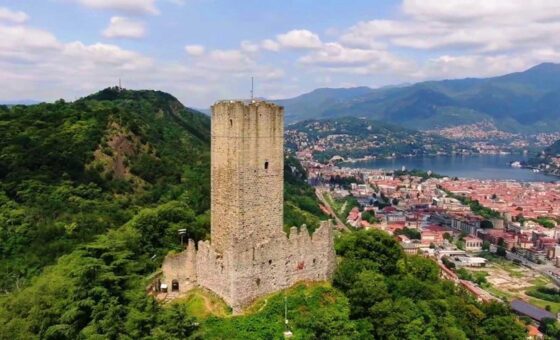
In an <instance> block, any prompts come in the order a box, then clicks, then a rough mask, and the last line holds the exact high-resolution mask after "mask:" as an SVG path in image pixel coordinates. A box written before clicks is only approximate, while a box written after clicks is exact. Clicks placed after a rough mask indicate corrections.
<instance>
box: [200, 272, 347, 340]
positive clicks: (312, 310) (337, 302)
mask: <svg viewBox="0 0 560 340" xmlns="http://www.w3.org/2000/svg"><path fill="white" fill-rule="evenodd" d="M285 296H286V297H287V300H286V301H287V307H288V308H287V309H288V319H289V320H290V322H289V328H290V330H291V331H292V332H293V334H294V339H312V338H314V337H313V334H315V333H316V332H317V330H316V329H315V328H316V327H321V322H323V321H324V320H325V319H326V318H328V320H329V323H333V322H334V324H333V326H332V327H335V329H340V330H343V329H344V328H345V327H347V325H348V315H349V313H350V306H349V305H348V300H347V298H346V297H345V296H344V295H343V294H342V292H340V291H338V290H336V289H335V288H333V287H331V285H330V284H328V283H306V282H303V283H299V284H297V285H295V286H293V287H291V288H288V289H286V290H284V291H280V292H277V293H274V294H270V295H269V296H266V297H262V298H260V299H258V300H256V301H255V303H253V304H252V305H251V306H250V307H248V308H247V309H246V310H245V313H244V314H243V315H235V316H231V317H228V318H215V317H210V318H208V319H207V320H206V321H205V322H204V323H202V324H201V327H200V328H199V329H198V331H197V333H196V334H195V338H197V339H198V338H200V339H242V340H248V339H282V338H283V337H282V333H283V332H284V330H285V325H284V297H285ZM333 332H335V333H336V331H333Z"/></svg>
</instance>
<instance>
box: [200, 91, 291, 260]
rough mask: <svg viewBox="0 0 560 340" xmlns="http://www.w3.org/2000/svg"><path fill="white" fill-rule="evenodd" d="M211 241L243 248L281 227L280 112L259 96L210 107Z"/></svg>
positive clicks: (217, 245) (222, 246) (221, 247)
mask: <svg viewBox="0 0 560 340" xmlns="http://www.w3.org/2000/svg"><path fill="white" fill-rule="evenodd" d="M211 138H212V149H211V150H212V153H211V159H212V170H211V171H212V176H211V177H212V181H211V191H212V197H211V209H212V217H211V218H212V222H211V223H212V231H211V243H212V246H213V248H214V249H215V250H216V251H218V252H221V253H223V252H226V251H228V250H235V251H236V252H238V251H243V250H246V249H251V248H253V247H254V246H255V245H257V244H262V243H264V242H266V241H267V240H269V239H270V238H271V237H273V236H274V235H277V234H279V233H282V228H283V200H284V195H283V193H284V188H283V183H284V172H283V171H284V112H283V109H282V108H281V107H280V106H277V105H275V104H272V103H267V102H263V101H254V100H253V101H250V102H248V103H246V102H242V101H220V102H218V103H216V104H214V106H213V107H212V137H211Z"/></svg>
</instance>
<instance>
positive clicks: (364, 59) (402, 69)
mask: <svg viewBox="0 0 560 340" xmlns="http://www.w3.org/2000/svg"><path fill="white" fill-rule="evenodd" d="M300 62H301V63H303V64H307V65H314V66H319V67H322V68H325V69H327V70H329V71H331V72H344V73H349V74H375V73H379V72H382V73H387V72H395V73H406V72H411V71H412V70H413V69H414V65H413V63H411V62H409V61H406V60H404V59H402V58H400V57H398V56H396V55H393V54H391V53H390V52H388V51H385V50H373V49H359V48H348V47H344V46H343V45H341V44H339V43H326V44H324V45H323V47H322V48H321V49H319V50H317V51H315V52H312V53H310V54H308V55H305V56H303V57H301V58H300Z"/></svg>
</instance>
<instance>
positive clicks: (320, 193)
mask: <svg viewBox="0 0 560 340" xmlns="http://www.w3.org/2000/svg"><path fill="white" fill-rule="evenodd" d="M315 195H316V196H317V198H318V199H319V201H321V204H323V205H324V206H325V207H326V208H327V209H328V210H329V211H330V212H331V216H332V217H333V218H334V220H335V222H336V226H337V228H338V229H340V230H344V231H350V229H348V227H347V226H346V224H345V223H344V222H342V220H341V219H340V218H339V217H338V214H336V213H335V212H334V209H333V207H331V205H330V204H329V202H328V201H327V200H326V199H325V196H324V195H323V191H322V190H321V189H319V188H315Z"/></svg>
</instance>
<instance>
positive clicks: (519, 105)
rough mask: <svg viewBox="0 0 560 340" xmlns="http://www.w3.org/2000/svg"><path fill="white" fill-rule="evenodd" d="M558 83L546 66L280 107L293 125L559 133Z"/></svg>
mask: <svg viewBox="0 0 560 340" xmlns="http://www.w3.org/2000/svg"><path fill="white" fill-rule="evenodd" d="M559 79H560V64H553V63H543V64H540V65H536V66H534V67H532V68H530V69H528V70H525V71H523V72H516V73H510V74H506V75H503V76H499V77H492V78H465V79H451V80H440V81H427V82H420V83H417V84H412V85H406V86H395V87H384V88H379V89H369V88H364V87H358V88H350V89H318V90H315V91H312V92H310V93H306V94H303V95H300V96H298V97H295V98H289V99H283V100H277V101H276V102H277V103H278V104H280V105H283V106H285V109H286V120H287V121H288V123H290V122H297V121H302V120H306V119H312V118H315V119H321V118H336V117H344V116H355V117H366V118H370V119H376V120H383V121H386V122H390V123H394V124H399V125H403V126H406V127H409V128H413V129H422V130H434V129H437V128H444V127H450V126H457V125H465V124H473V123H477V122H480V121H488V122H492V123H493V124H494V125H495V126H496V127H498V128H499V129H500V130H505V131H515V132H523V133H527V132H551V131H557V130H558V129H559V128H560V100H559V99H558V98H560V96H559V94H560V80H559Z"/></svg>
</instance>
